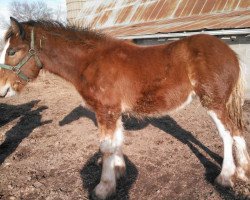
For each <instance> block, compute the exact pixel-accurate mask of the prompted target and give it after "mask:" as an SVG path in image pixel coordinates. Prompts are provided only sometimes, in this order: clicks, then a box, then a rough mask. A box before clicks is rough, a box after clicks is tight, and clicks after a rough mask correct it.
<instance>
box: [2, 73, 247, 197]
mask: <svg viewBox="0 0 250 200" xmlns="http://www.w3.org/2000/svg"><path fill="white" fill-rule="evenodd" d="M244 115H245V120H246V122H247V126H248V131H247V132H246V139H247V143H248V146H250V134H249V133H250V131H249V130H250V102H246V103H245V106H244ZM124 123H125V128H126V132H125V139H126V140H125V144H124V153H125V155H126V163H127V172H126V173H127V174H126V177H124V178H122V179H121V180H120V181H119V182H118V186H117V194H116V195H115V196H114V197H113V198H112V199H134V200H140V199H147V200H148V199H149V200H151V199H157V200H158V199H166V200H168V199H170V200H174V199H182V200H187V199H190V200H195V199H199V200H200V199H204V200H205V199H209V200H210V199H211V200H220V199H250V184H244V183H242V182H239V181H238V182H237V184H236V186H235V188H234V189H224V188H221V187H218V186H216V185H215V184H214V179H215V177H216V176H217V175H218V174H219V172H220V169H221V163H222V155H223V149H222V147H223V146H222V141H221V139H220V138H219V136H218V133H217V130H216V128H215V126H214V124H213V123H212V121H211V119H210V118H209V117H208V115H207V114H206V111H205V109H203V108H202V107H201V106H200V104H199V102H198V101H195V102H193V103H192V104H191V105H190V106H188V107H187V108H185V109H184V110H182V111H180V112H178V113H172V114H171V115H169V116H166V117H163V118H160V119H147V120H144V121H141V120H136V119H133V118H128V117H124ZM0 133H1V134H0V137H1V138H0V140H1V143H0V199H11V200H14V199H25V200H28V199H30V200H31V199H32V200H33V199H47V200H52V199H53V200H59V199H63V200H64V199H65V200H68V199H69V200H77V199H89V198H90V193H91V191H92V190H93V188H94V187H95V185H96V184H97V183H98V182H99V179H100V173H101V166H100V165H98V162H97V160H98V158H100V156H101V155H100V153H99V152H98V149H99V148H98V131H97V126H96V120H95V116H94V114H93V113H92V112H90V111H88V110H86V109H84V108H83V107H82V106H81V97H80V96H79V95H78V94H77V92H76V91H75V90H74V88H73V87H72V86H71V85H70V84H68V83H66V82H64V81H63V80H61V79H59V78H57V77H55V76H53V75H51V74H47V73H46V74H45V73H42V74H41V75H40V77H39V79H38V80H37V81H36V82H34V83H30V85H29V86H28V87H27V88H26V89H25V91H24V92H23V93H22V94H20V95H19V96H17V97H14V98H6V99H0Z"/></svg>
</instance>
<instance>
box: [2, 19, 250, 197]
mask: <svg viewBox="0 0 250 200" xmlns="http://www.w3.org/2000/svg"><path fill="white" fill-rule="evenodd" d="M5 40H6V45H5V47H4V50H3V52H2V56H1V63H3V64H1V65H0V68H2V69H1V70H0V96H2V97H9V96H13V95H15V94H16V93H18V92H20V91H21V90H22V88H23V87H24V86H25V85H26V84H27V83H28V82H29V81H32V80H34V79H35V78H36V77H37V76H38V74H39V71H40V69H41V68H43V69H45V70H47V71H49V72H51V73H53V74H56V75H58V76H60V77H62V78H64V79H65V80H67V81H68V82H70V83H72V84H73V85H74V86H75V88H76V90H77V91H78V92H79V93H80V95H81V96H82V98H83V100H84V102H85V104H86V106H87V107H89V108H90V109H91V110H92V111H94V112H95V114H96V118H97V121H98V126H99V129H100V151H101V152H102V153H103V160H102V165H103V167H102V175H101V180H100V183H99V184H98V185H97V186H96V188H95V189H94V192H93V194H94V196H95V197H96V198H99V199H105V198H107V197H108V196H109V195H111V194H112V193H114V192H115V189H116V180H117V179H118V178H119V177H121V176H122V175H123V174H124V172H125V162H124V158H123V153H122V144H123V125H122V121H121V115H122V113H129V114H131V115H134V116H137V117H147V116H162V115H165V114H167V113H168V112H169V111H173V110H177V109H180V108H183V107H184V106H186V105H187V104H189V103H190V102H191V101H192V99H193V97H194V96H197V97H198V98H199V99H200V102H201V104H202V106H203V107H205V108H206V109H207V111H208V114H209V115H210V116H211V118H212V119H213V121H214V122H215V124H216V126H217V128H218V132H219V134H220V136H221V138H222V140H223V144H224V160H223V163H222V170H221V173H220V174H219V176H218V177H217V178H216V181H217V183H219V184H220V185H222V186H230V187H232V186H233V184H234V180H235V179H234V177H238V178H240V179H242V180H244V181H249V175H250V173H249V172H250V158H249V155H248V152H247V147H246V142H245V139H244V137H243V134H242V132H243V124H242V105H243V89H242V76H241V70H240V67H239V61H238V59H237V56H236V54H235V53H234V52H233V51H232V50H231V49H230V48H229V47H228V46H227V45H226V44H224V43H223V42H222V41H221V40H219V39H217V38H216V37H213V36H210V35H195V36H190V37H187V38H184V39H181V40H179V41H175V42H172V43H169V44H163V45H158V46H149V47H141V46H137V45H135V44H132V43H128V42H126V41H121V40H118V39H114V38H111V37H108V36H106V35H103V34H100V33H97V32H95V31H91V30H88V29H79V28H74V27H65V26H63V25H61V24H60V23H57V22H49V21H28V22H22V23H19V22H18V21H17V20H15V19H14V18H11V26H10V28H9V30H8V31H7V33H6V36H5ZM233 144H235V151H236V162H235V160H234V157H233Z"/></svg>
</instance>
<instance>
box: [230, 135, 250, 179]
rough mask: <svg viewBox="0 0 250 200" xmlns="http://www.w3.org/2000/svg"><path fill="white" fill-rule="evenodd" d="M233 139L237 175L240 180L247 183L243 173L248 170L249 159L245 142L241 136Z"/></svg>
mask: <svg viewBox="0 0 250 200" xmlns="http://www.w3.org/2000/svg"><path fill="white" fill-rule="evenodd" d="M233 139H234V141H235V147H236V158H237V162H238V166H237V175H238V177H239V178H241V179H242V180H245V181H247V180H248V178H247V176H246V174H245V172H246V170H248V167H249V166H250V157H249V154H248V152H247V146H246V141H245V139H244V138H243V137H242V136H234V137H233Z"/></svg>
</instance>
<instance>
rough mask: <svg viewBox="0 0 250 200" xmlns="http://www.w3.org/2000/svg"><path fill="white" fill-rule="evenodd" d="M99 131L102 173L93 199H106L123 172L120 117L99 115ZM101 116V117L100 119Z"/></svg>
mask: <svg viewBox="0 0 250 200" xmlns="http://www.w3.org/2000/svg"><path fill="white" fill-rule="evenodd" d="M97 118H99V119H100V120H99V119H98V123H99V128H100V131H101V144H100V151H101V152H102V154H103V158H102V174H101V180H100V183H99V184H98V185H97V186H96V187H95V189H94V193H93V195H92V197H93V199H106V198H107V197H109V196H111V195H112V194H113V193H115V190H116V179H118V178H120V177H121V176H123V175H124V173H125V161H124V157H123V154H122V148H121V146H122V143H123V126H122V122H121V117H119V118H117V119H116V118H114V116H113V115H112V114H111V115H109V114H108V115H105V116H104V117H102V116H99V117H98V113H97ZM102 118H103V119H102Z"/></svg>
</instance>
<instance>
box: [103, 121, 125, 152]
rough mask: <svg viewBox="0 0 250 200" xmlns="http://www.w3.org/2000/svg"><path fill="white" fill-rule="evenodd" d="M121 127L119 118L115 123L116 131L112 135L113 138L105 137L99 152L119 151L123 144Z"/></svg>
mask: <svg viewBox="0 0 250 200" xmlns="http://www.w3.org/2000/svg"><path fill="white" fill-rule="evenodd" d="M123 139H124V137H123V126H122V121H121V118H119V119H118V120H117V122H116V129H115V132H114V134H113V137H112V138H111V137H106V138H104V139H102V141H101V145H100V150H101V152H103V153H114V152H115V151H117V149H119V148H120V147H121V146H122V144H123Z"/></svg>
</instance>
